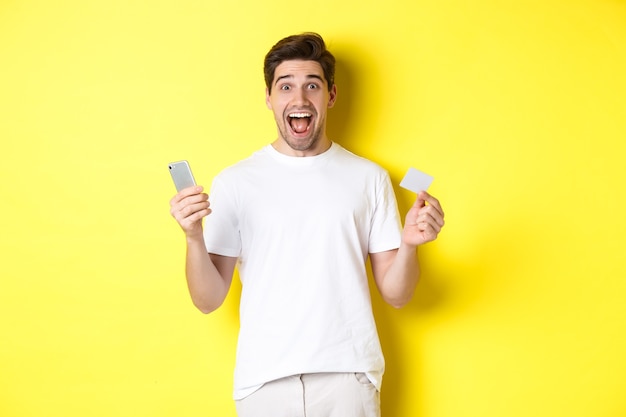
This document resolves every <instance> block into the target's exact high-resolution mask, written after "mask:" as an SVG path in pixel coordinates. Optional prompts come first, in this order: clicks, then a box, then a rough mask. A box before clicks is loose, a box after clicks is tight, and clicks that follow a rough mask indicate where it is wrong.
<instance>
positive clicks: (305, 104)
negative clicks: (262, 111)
mask: <svg viewBox="0 0 626 417" xmlns="http://www.w3.org/2000/svg"><path fill="white" fill-rule="evenodd" d="M335 98H336V88H335V86H334V85H333V86H332V88H331V90H330V91H328V82H327V81H326V79H325V78H324V72H323V70H322V67H321V65H320V64H319V63H318V62H316V61H301V60H293V61H284V62H282V63H281V64H280V65H278V67H276V71H275V72H274V80H273V81H272V92H271V94H270V92H269V90H267V91H266V97H265V101H266V103H267V107H268V108H269V109H270V110H272V111H273V112H274V119H275V120H276V126H277V127H278V134H279V135H280V137H279V140H278V141H277V142H276V143H275V145H276V147H277V149H278V150H279V151H281V152H283V153H286V154H290V155H293V156H311V155H317V154H319V153H321V152H324V151H325V150H326V149H328V146H330V141H329V139H328V138H327V137H326V111H327V109H328V108H330V107H332V106H333V104H334V103H335ZM281 139H282V140H281ZM285 145H287V146H285Z"/></svg>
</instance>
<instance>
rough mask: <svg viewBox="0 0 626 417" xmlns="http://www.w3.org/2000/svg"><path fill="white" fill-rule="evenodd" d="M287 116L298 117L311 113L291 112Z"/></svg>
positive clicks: (309, 115) (308, 115) (307, 115)
mask: <svg viewBox="0 0 626 417" xmlns="http://www.w3.org/2000/svg"><path fill="white" fill-rule="evenodd" d="M289 117H298V118H302V117H311V113H291V114H290V115H289Z"/></svg>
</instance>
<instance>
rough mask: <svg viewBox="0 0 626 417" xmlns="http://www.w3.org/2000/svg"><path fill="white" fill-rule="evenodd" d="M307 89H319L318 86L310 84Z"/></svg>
mask: <svg viewBox="0 0 626 417" xmlns="http://www.w3.org/2000/svg"><path fill="white" fill-rule="evenodd" d="M307 88H308V89H309V90H316V89H317V84H309V85H308V87H307Z"/></svg>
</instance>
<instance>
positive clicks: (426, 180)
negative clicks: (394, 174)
mask: <svg viewBox="0 0 626 417" xmlns="http://www.w3.org/2000/svg"><path fill="white" fill-rule="evenodd" d="M433 180H434V178H433V177H431V176H430V175H428V174H426V173H424V172H422V171H419V170H417V169H415V168H409V171H408V172H407V173H406V175H405V176H404V178H403V179H402V181H401V182H400V187H402V188H406V189H407V190H411V191H413V192H414V193H415V194H417V193H419V192H420V191H426V190H428V187H430V184H431V183H432V182H433Z"/></svg>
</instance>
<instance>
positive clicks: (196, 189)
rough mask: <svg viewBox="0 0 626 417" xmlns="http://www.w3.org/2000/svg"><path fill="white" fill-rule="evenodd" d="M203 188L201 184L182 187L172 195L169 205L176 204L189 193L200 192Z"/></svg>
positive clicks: (189, 194)
mask: <svg viewBox="0 0 626 417" xmlns="http://www.w3.org/2000/svg"><path fill="white" fill-rule="evenodd" d="M203 190H204V187H202V186H201V185H192V186H191V187H187V188H183V189H182V190H180V191H179V192H178V193H177V194H176V195H175V196H174V197H172V199H171V200H170V205H174V204H177V203H179V202H180V201H182V200H183V199H185V198H187V197H189V196H191V195H195V194H200V193H201V192H202V191H203Z"/></svg>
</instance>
